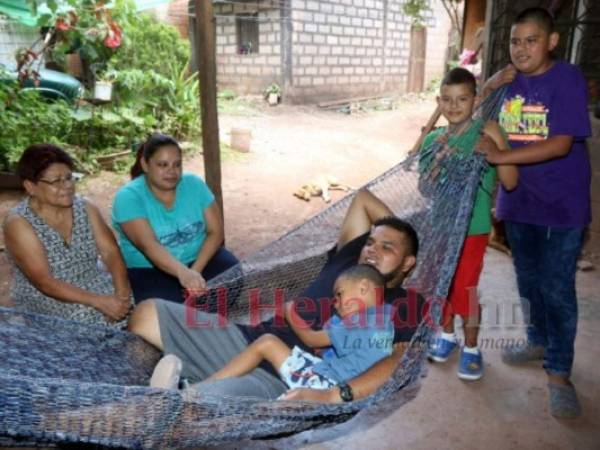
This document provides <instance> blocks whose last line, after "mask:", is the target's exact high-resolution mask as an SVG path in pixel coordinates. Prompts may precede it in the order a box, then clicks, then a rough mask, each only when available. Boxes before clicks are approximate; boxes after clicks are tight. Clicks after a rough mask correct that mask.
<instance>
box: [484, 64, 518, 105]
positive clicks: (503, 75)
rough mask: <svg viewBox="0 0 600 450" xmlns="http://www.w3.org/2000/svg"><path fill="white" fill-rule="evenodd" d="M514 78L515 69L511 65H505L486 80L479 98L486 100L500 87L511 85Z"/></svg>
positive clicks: (515, 74)
mask: <svg viewBox="0 0 600 450" xmlns="http://www.w3.org/2000/svg"><path fill="white" fill-rule="evenodd" d="M516 76H517V68H516V67H515V66H513V65H512V64H507V65H506V67H504V68H503V69H500V70H499V71H498V72H496V73H495V74H494V75H492V76H491V77H489V78H488V79H487V80H486V82H485V84H484V85H483V89H481V97H482V98H486V97H487V96H488V95H490V94H491V93H492V92H493V91H495V90H496V89H498V88H499V87H500V86H503V85H505V84H508V83H512V81H513V80H514V79H515V77H516Z"/></svg>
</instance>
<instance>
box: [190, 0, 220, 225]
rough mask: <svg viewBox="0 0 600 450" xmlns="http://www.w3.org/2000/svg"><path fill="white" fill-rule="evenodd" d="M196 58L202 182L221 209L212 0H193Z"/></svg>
mask: <svg viewBox="0 0 600 450" xmlns="http://www.w3.org/2000/svg"><path fill="white" fill-rule="evenodd" d="M195 5H196V43H197V45H196V61H197V62H198V75H199V80H200V109H201V118H202V148H203V156H204V171H205V177H206V184H207V185H208V187H209V188H210V189H211V191H212V192H213V194H214V195H215V200H216V201H217V205H219V208H221V214H224V210H223V191H222V189H221V152H220V147H219V118H218V114H217V64H216V55H215V18H214V13H213V2H212V0H196V3H195Z"/></svg>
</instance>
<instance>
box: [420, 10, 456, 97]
mask: <svg viewBox="0 0 600 450" xmlns="http://www.w3.org/2000/svg"><path fill="white" fill-rule="evenodd" d="M431 8H432V10H433V11H432V17H431V18H430V20H429V23H428V27H427V57H426V58H425V87H427V85H428V84H429V83H431V81H433V80H435V79H440V78H442V76H443V75H444V69H445V65H446V53H447V51H448V36H449V33H450V28H451V26H452V24H451V23H450V18H449V17H448V13H447V12H446V10H445V9H444V7H443V5H442V2H440V1H439V0H433V1H432V2H431Z"/></svg>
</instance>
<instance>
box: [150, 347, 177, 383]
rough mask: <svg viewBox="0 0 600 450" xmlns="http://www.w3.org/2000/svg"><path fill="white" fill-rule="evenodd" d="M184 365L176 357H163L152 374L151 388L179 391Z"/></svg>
mask: <svg viewBox="0 0 600 450" xmlns="http://www.w3.org/2000/svg"><path fill="white" fill-rule="evenodd" d="M181 368H182V363H181V360H180V359H179V358H178V357H177V356H175V355H171V354H170V355H165V356H163V357H162V358H161V359H160V361H158V364H157V365H156V367H155V368H154V372H152V378H150V386H151V387H155V388H161V389H177V386H178V385H179V376H180V375H181Z"/></svg>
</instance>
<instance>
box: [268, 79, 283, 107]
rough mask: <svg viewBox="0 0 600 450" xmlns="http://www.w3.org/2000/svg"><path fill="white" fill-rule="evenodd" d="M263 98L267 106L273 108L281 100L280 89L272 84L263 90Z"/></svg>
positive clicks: (275, 84)
mask: <svg viewBox="0 0 600 450" xmlns="http://www.w3.org/2000/svg"><path fill="white" fill-rule="evenodd" d="M264 96H265V100H267V102H268V103H269V105H271V106H275V105H276V104H277V103H279V101H280V100H281V88H280V87H279V85H278V84H277V83H273V84H271V85H270V86H268V87H267V88H266V89H265V91H264Z"/></svg>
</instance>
